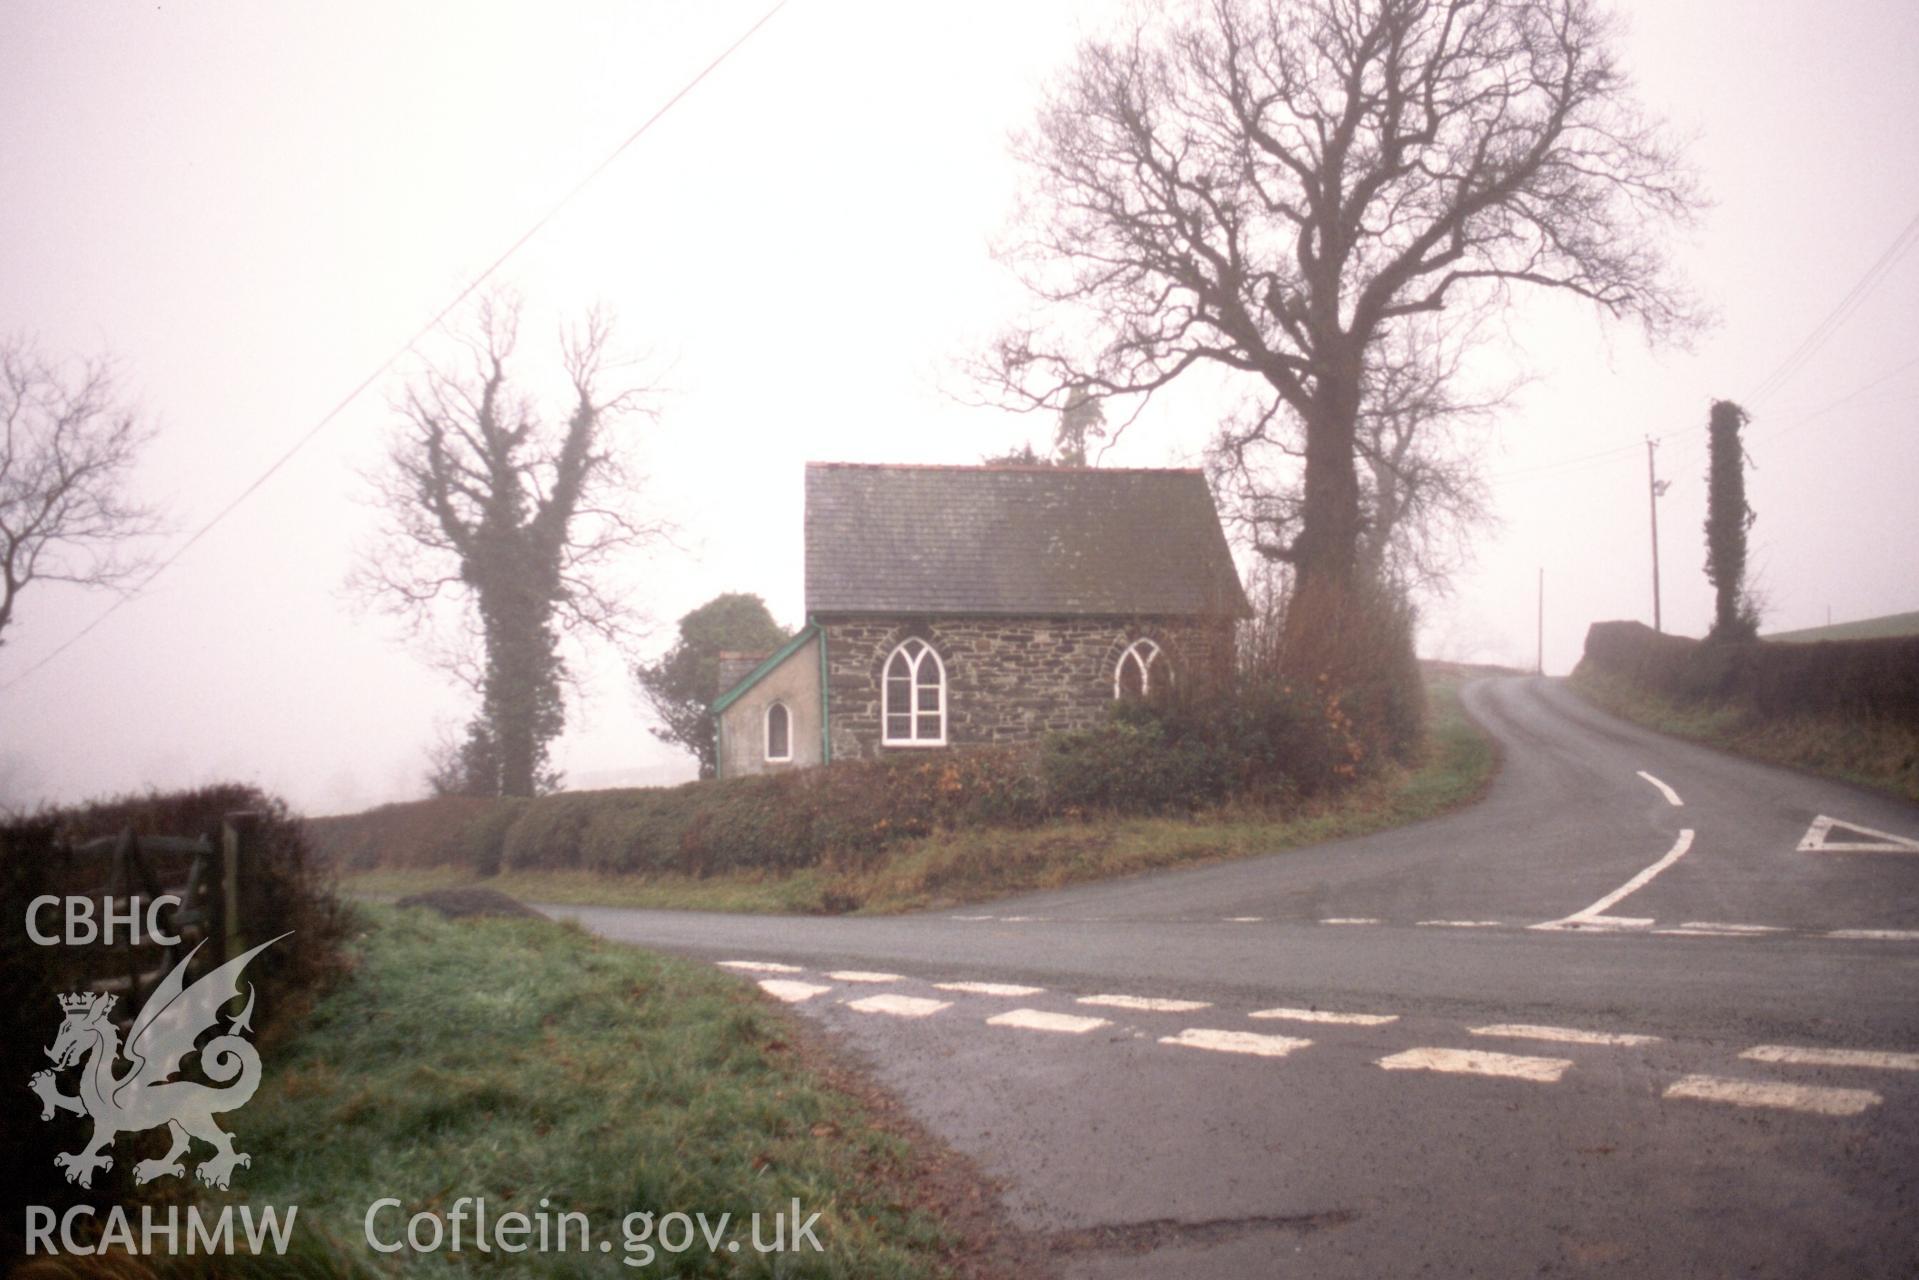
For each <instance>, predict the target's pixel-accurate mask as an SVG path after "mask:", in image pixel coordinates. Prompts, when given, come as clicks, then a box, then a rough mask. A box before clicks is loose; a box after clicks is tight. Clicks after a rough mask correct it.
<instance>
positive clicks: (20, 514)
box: [0, 337, 156, 644]
mask: <svg viewBox="0 0 1919 1280" xmlns="http://www.w3.org/2000/svg"><path fill="white" fill-rule="evenodd" d="M151 438H152V431H151V429H150V428H149V427H147V426H146V425H145V424H143V423H142V422H141V421H140V418H139V416H138V415H137V414H136V413H134V411H133V410H132V409H130V408H128V407H127V405H126V404H124V403H123V402H122V401H121V398H120V394H119V391H118V388H117V387H116V386H115V384H114V368H113V364H112V362H111V361H109V360H106V359H97V360H89V361H86V362H84V363H81V364H79V365H77V366H72V367H62V366H61V365H59V364H57V363H55V362H53V361H51V360H49V359H47V358H46V357H45V356H43V355H41V354H40V352H39V350H38V349H37V347H36V346H35V344H34V343H32V342H31V341H29V340H28V339H26V338H21V337H9V338H5V339H0V644H4V643H6V631H7V628H8V627H9V626H10V625H11V624H12V622H13V611H14V607H15V604H16V602H17V601H18V600H19V597H20V594H21V593H22V592H23V591H25V590H26V589H27V587H28V586H30V585H31V584H33V583H35V582H70V583H76V584H78V585H80V586H88V587H107V588H110V589H114V590H120V589H125V588H127V587H130V586H131V585H133V584H134V583H136V582H137V581H138V579H139V577H140V576H141V575H142V574H143V573H145V572H146V569H147V562H146V560H144V559H143V558H142V557H140V556H139V555H137V554H134V553H133V552H132V550H131V548H132V547H133V546H134V545H135V544H137V542H138V540H139V539H142V538H144V537H147V536H148V535H150V534H152V533H154V532H155V531H156V521H155V518H154V514H153V512H152V511H151V510H150V509H149V508H147V507H146V506H144V505H142V504H141V503H139V502H137V501H135V500H134V498H133V497H132V496H131V495H130V494H129V492H128V483H127V482H128V479H129V477H130V475H131V473H132V471H133V467H134V464H135V463H136V462H137V460H138V458H139V454H140V450H141V448H142V447H143V446H144V445H145V444H146V443H147V441H148V440H149V439H151Z"/></svg>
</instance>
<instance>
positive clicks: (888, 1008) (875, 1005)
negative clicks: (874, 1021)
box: [846, 994, 953, 1018]
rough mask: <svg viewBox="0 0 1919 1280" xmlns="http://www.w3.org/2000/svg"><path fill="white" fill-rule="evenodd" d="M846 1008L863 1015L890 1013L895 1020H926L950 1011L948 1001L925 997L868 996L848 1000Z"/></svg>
mask: <svg viewBox="0 0 1919 1280" xmlns="http://www.w3.org/2000/svg"><path fill="white" fill-rule="evenodd" d="M846 1007H847V1008H849V1009H858V1010H859V1011H860V1012H861V1013H889V1014H891V1015H893V1016H894V1017H895V1018H924V1017H926V1016H927V1015H928V1014H934V1013H938V1012H939V1011H940V1010H941V1009H950V1008H952V1007H953V1005H952V1002H951V1001H948V1000H928V999H926V998H924V997H923V996H896V995H890V994H889V995H883V996H867V997H866V998H865V999H863V1000H848V1001H847V1002H846Z"/></svg>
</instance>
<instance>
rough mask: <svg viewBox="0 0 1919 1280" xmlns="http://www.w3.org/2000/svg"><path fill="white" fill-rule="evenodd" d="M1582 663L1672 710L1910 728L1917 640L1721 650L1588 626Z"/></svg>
mask: <svg viewBox="0 0 1919 1280" xmlns="http://www.w3.org/2000/svg"><path fill="white" fill-rule="evenodd" d="M1586 661H1588V662H1591V663H1592V664H1593V665H1594V666H1596V667H1599V668H1600V669H1602V670H1605V671H1608V672H1611V673H1612V674H1614V675H1617V676H1621V677H1623V678H1625V679H1627V680H1631V681H1633V682H1634V683H1635V684H1638V685H1640V686H1641V687H1643V688H1647V689H1652V690H1654V691H1656V692H1659V693H1663V694H1665V695H1667V696H1668V697H1671V698H1675V699H1678V700H1680V701H1684V702H1695V703H1698V702H1707V703H1719V704H1727V703H1740V704H1743V705H1745V706H1748V707H1750V708H1752V709H1753V710H1754V711H1756V712H1758V713H1759V714H1760V715H1762V716H1765V717H1767V718H1774V717H1780V716H1788V715H1799V714H1810V715H1822V714H1839V715H1846V716H1860V717H1870V718H1877V719H1884V720H1889V721H1894V722H1897V723H1903V724H1910V725H1919V636H1889V637H1885V638H1881V639H1875V640H1821V641H1816V642H1814V643H1812V644H1788V643H1779V642H1774V641H1765V640H1748V641H1736V642H1721V641H1702V640H1693V639H1688V638H1687V637H1684V636H1669V635H1661V634H1660V633H1658V632H1656V631H1654V630H1652V628H1650V627H1647V626H1645V625H1644V624H1642V623H1638V622H1595V623H1594V624H1593V625H1592V627H1591V628H1590V629H1588V631H1587V632H1586Z"/></svg>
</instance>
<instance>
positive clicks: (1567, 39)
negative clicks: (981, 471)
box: [989, 0, 1696, 626]
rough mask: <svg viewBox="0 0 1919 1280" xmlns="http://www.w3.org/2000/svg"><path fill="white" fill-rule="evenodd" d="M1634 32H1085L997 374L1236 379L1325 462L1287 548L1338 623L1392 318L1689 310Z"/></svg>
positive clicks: (1342, 15)
mask: <svg viewBox="0 0 1919 1280" xmlns="http://www.w3.org/2000/svg"><path fill="white" fill-rule="evenodd" d="M1613 44H1614V33H1613V28H1612V24H1611V22H1610V21H1609V20H1608V19H1607V18H1606V17H1605V16H1604V15H1603V14H1602V13H1601V12H1600V11H1599V10H1598V9H1597V8H1596V7H1595V6H1594V5H1593V4H1592V3H1590V2H1589V0H1511V2H1501V0H1213V2H1212V3H1206V4H1200V5H1188V6H1180V7H1178V8H1176V9H1174V10H1171V11H1164V12H1161V13H1159V14H1157V15H1154V16H1152V17H1149V18H1147V19H1146V20H1144V21H1142V22H1140V23H1139V24H1138V25H1137V26H1135V27H1134V28H1133V29H1132V30H1129V31H1127V32H1125V33H1124V34H1122V35H1121V36H1119V37H1117V38H1113V39H1101V40H1093V41H1090V42H1088V43H1086V44H1084V45H1083V46H1082V47H1081V49H1080V51H1079V55H1078V59H1077V61H1076V63H1075V64H1074V65H1073V66H1072V67H1071V68H1070V69H1069V70H1068V71H1067V72H1066V73H1065V74H1064V75H1063V77H1062V78H1061V79H1060V80H1059V82H1058V83H1057V84H1056V85H1055V86H1054V87H1053V90H1052V92H1051V94H1050V95H1049V97H1048V99H1047V101H1046V103H1045V105H1044V106H1043V108H1042V111H1041V113H1040V117H1039V122H1038V124H1037V126H1036V127H1035V128H1034V129H1033V130H1032V131H1031V132H1030V133H1028V134H1027V135H1025V136H1024V137H1023V138H1022V139H1021V140H1020V141H1019V143H1018V144H1017V149H1018V152H1019V155H1020V157H1021V158H1022V159H1023V160H1024V162H1025V164H1026V166H1027V167H1028V170H1029V172H1030V184H1029V188H1030V189H1029V198H1028V201H1027V206H1026V209H1025V216H1024V217H1023V219H1022V221H1021V223H1020V232H1019V234H1018V237H1017V238H1016V240H1015V241H1014V242H1013V243H1012V244H1010V245H1009V246H1008V249H1007V251H1006V252H1007V256H1008V258H1009V259H1010V260H1011V261H1012V263H1013V264H1014V266H1015V268H1016V269H1017V270H1018V271H1019V272H1020V273H1021V275H1022V277H1023V278H1024V280H1025V281H1026V283H1027V284H1028V286H1029V288H1030V289H1031V291H1032V293H1033V295H1034V296H1035V299H1036V301H1037V303H1038V314H1037V315H1036V316H1035V317H1034V318H1033V319H1032V321H1031V322H1030V323H1028V324H1027V325H1025V326H1023V327H1022V328H1020V329H1019V330H1018V331H1016V332H1013V333H1011V334H1009V335H1007V336H1006V337H1005V338H1003V339H1002V341H1001V342H1000V343H999V345H998V347H997V349H996V351H995V353H994V357H993V359H992V360H991V362H990V369H989V373H990V376H991V379H992V381H993V382H994V383H995V384H996V385H997V386H999V387H1000V388H1001V390H1002V391H1003V393H1004V394H1005V395H1006V396H1007V397H1008V399H1009V400H1010V401H1011V402H1012V403H1014V404H1016V405H1024V406H1035V405H1046V406H1051V407H1054V408H1061V407H1064V405H1065V404H1066V402H1067V398H1068V397H1069V396H1070V395H1072V394H1073V393H1074V392H1076V391H1078V392H1081V393H1090V394H1092V395H1095V396H1098V397H1100V399H1101V400H1102V401H1104V400H1110V399H1113V398H1115V397H1121V398H1124V397H1135V398H1144V397H1150V396H1151V395H1152V393H1154V392H1155V391H1157V390H1158V389H1159V388H1161V387H1164V386H1166V385H1167V384H1169V383H1171V382H1172V381H1174V380H1175V379H1177V378H1179V377H1181V376H1182V375H1184V374H1186V373H1187V372H1188V371H1190V370H1192V369H1194V368H1196V367H1200V366H1206V365H1211V366H1216V367H1223V368H1224V369H1226V370H1230V371H1232V373H1233V374H1235V375H1238V376H1239V377H1240V379H1242V380H1243V382H1244V383H1245V384H1246V385H1248V386H1249V388H1250V390H1251V393H1252V394H1253V396H1254V397H1255V398H1256V399H1258V400H1259V401H1260V402H1261V403H1262V405H1263V412H1264V413H1266V414H1267V415H1268V417H1269V419H1270V420H1271V421H1272V422H1273V423H1274V424H1283V426H1284V429H1286V430H1289V431H1291V432H1293V433H1294V439H1295V441H1296V448H1297V450H1298V452H1299V455H1300V457H1301V460H1302V465H1301V469H1300V481H1299V492H1298V499H1297V520H1296V523H1295V525H1294V527H1293V529H1292V530H1291V534H1290V537H1289V538H1288V539H1287V540H1286V541H1285V542H1283V543H1275V544H1272V545H1270V546H1268V547H1267V548H1266V550H1267V554H1269V555H1270V556H1272V557H1274V558H1277V559H1280V560H1282V561H1285V562H1286V563H1288V564H1291V565H1292V566H1293V567H1294V568H1295V569H1296V571H1297V574H1298V593H1297V595H1296V597H1295V601H1296V607H1295V609H1294V610H1293V613H1294V615H1295V617H1296V618H1299V619H1304V620H1312V619H1320V620H1322V621H1323V620H1324V619H1325V618H1327V617H1328V616H1329V615H1331V616H1334V617H1335V618H1336V615H1338V614H1339V613H1340V612H1341V609H1342V605H1341V604H1340V602H1341V601H1342V600H1344V599H1345V598H1346V597H1348V596H1349V595H1351V594H1352V593H1353V589H1354V588H1356V587H1363V586H1364V584H1363V583H1362V581H1361V579H1362V578H1363V576H1364V573H1365V566H1364V561H1363V541H1364V537H1365V533H1366V511H1365V507H1364V502H1363V488H1362V485H1361V481H1360V468H1361V466H1362V465H1364V459H1363V456H1362V450H1361V442H1362V438H1361V428H1362V423H1363V421H1364V418H1363V415H1364V412H1365V408H1366V398H1365V397H1366V390H1367V385H1366V384H1367V377H1368V370H1369V368H1371V367H1376V365H1377V362H1376V361H1374V360H1373V359H1372V357H1373V355H1374V353H1375V352H1377V351H1378V350H1379V349H1380V346H1381V344H1382V343H1385V342H1387V341H1389V340H1390V339H1391V337H1392V335H1393V334H1394V333H1395V331H1397V330H1399V329H1401V328H1403V327H1404V326H1406V325H1407V324H1408V322H1409V321H1410V320H1412V319H1413V318H1415V317H1418V316H1422V315H1426V314H1429V313H1433V312H1437V311H1439V310H1441V309H1442V308H1447V307H1453V306H1470V307H1475V308H1477V307H1485V306H1493V305H1498V304H1501V303H1503V302H1504V301H1505V300H1506V298H1507V297H1508V294H1509V293H1510V292H1511V291H1512V290H1514V289H1516V288H1520V287H1531V288H1536V289H1541V290H1549V291H1556V292H1561V293H1567V294H1572V295H1577V296H1579V297H1582V298H1585V299H1587V300H1589V301H1590V302H1592V303H1593V304H1594V305H1595V306H1597V307H1598V308H1599V309H1600V310H1601V311H1602V312H1604V313H1607V314H1610V315H1613V316H1619V317H1631V318H1635V319H1637V320H1639V321H1641V322H1642V323H1643V324H1644V325H1645V327H1646V329H1647V330H1648V332H1649V334H1658V333H1661V332H1664V331H1667V330H1670V329H1673V328H1681V327H1684V326H1685V325H1687V324H1688V323H1689V322H1690V317H1689V312H1688V307H1687V304H1686V302H1685V300H1684V299H1683V297H1682V296H1681V295H1680V294H1679V293H1678V292H1677V291H1676V290H1675V289H1674V288H1673V287H1672V285H1671V284H1670V283H1669V279H1668V269H1667V264H1666V261H1665V255H1664V253H1663V251H1662V248H1661V240H1660V235H1659V233H1660V231H1661V229H1662V226H1663V224H1668V223H1672V222H1675V221H1683V220H1685V219H1687V218H1688V217H1689V216H1690V214H1691V213H1692V212H1693V210H1694V208H1695V205H1696V199H1695V196H1694V194H1693V192H1692V190H1691V187H1690V184H1689V182H1688V180H1687V178H1686V177H1685V175H1684V174H1683V172H1682V171H1681V170H1680V169H1679V167H1678V165H1677V163H1676V159H1675V156H1674V153H1673V152H1672V150H1671V149H1670V148H1669V147H1668V146H1667V145H1666V144H1665V143H1664V142H1663V140H1662V139H1661V137H1660V135H1659V132H1658V130H1657V129H1656V128H1655V127H1654V126H1652V125H1650V124H1648V123H1647V122H1646V121H1645V120H1643V119H1642V118H1641V116H1640V115H1639V113H1638V111H1637V110H1636V109H1635V107H1634V105H1633V102H1632V100H1631V96H1630V93H1629V86H1628V84H1627V81H1626V78H1625V76H1624V75H1623V74H1622V72H1621V71H1620V69H1619V66H1618V64H1617V62H1616V60H1615V55H1614V52H1613ZM1138 402H1139V401H1138V400H1136V403H1138ZM1330 625H1335V626H1336V625H1337V623H1336V621H1335V622H1334V623H1332V624H1330Z"/></svg>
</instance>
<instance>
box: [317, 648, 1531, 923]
mask: <svg viewBox="0 0 1919 1280" xmlns="http://www.w3.org/2000/svg"><path fill="white" fill-rule="evenodd" d="M1465 678H1466V676H1465V673H1462V672H1456V671H1444V672H1440V673H1437V674H1430V675H1429V677H1428V683H1427V688H1428V693H1429V696H1430V703H1431V712H1430V720H1429V733H1428V742H1427V747H1426V754H1425V758H1424V759H1423V760H1421V761H1420V762H1419V763H1418V764H1417V765H1416V766H1415V767H1412V768H1406V769H1393V770H1390V771H1388V772H1386V773H1384V774H1382V775H1381V776H1378V777H1375V778H1372V779H1370V780H1368V781H1367V782H1365V783H1363V784H1362V785H1361V786H1359V787H1357V788H1355V789H1354V790H1352V791H1350V792H1347V793H1345V794H1343V795H1341V796H1338V797H1336V798H1333V799H1330V800H1327V801H1324V802H1318V803H1314V804H1310V805H1308V806H1306V807H1304V808H1302V809H1298V810H1294V811H1288V812H1283V813H1282V812H1269V811H1266V810H1263V809H1251V808H1247V809H1233V808H1227V809H1222V810H1214V811H1209V812H1205V813H1202V814H1200V815H1198V816H1196V817H1193V818H1125V819H1121V818H1097V817H1095V818H1088V819H1086V820H1082V821H1074V822H1063V823H1052V824H1048V825H1045V826H1041V827H1036V828H1033V829H1030V830H1009V829H1004V828H987V829H979V830H966V831H949V832H939V833H935V834H934V835H931V836H928V837H926V838H924V839H922V840H919V841H916V842H914V843H912V844H910V845H906V846H903V847H902V848H900V849H898V850H896V851H895V852H893V853H892V854H891V855H890V856H888V857H887V858H886V859H884V860H883V861H882V862H880V863H879V864H878V865H876V866H874V867H872V868H870V869H866V870H862V871H859V872H851V873H846V872H841V873H836V872H831V871H826V870H812V869H809V870H805V871H800V872H796V873H794V874H792V875H787V876H772V875H763V874H736V875H720V876H710V877H706V878H703V879H694V878H691V877H660V876H639V875H629V876H603V875H595V874H591V873H584V872H508V873H505V874H502V875H498V876H494V877H491V878H488V879H486V880H483V881H482V880H478V879H476V878H475V877H474V876H473V875H472V873H470V872H468V871H466V870H465V869H457V868H441V869H433V868H429V869H425V870H417V871H403V870H392V871H372V872H366V873H362V874H358V875H353V876H349V877H345V878H343V880H342V882H341V888H342V889H343V890H345V891H348V892H352V893H357V894H364V895H376V896H385V895H394V896H398V895H404V894H407V893H414V892H420V891H422V890H427V889H438V888H447V887H451V886H455V885H462V884H478V883H483V884H485V885H486V886H487V887H489V888H493V889H497V890H499V891H500V892H502V893H506V894H509V895H511V896H513V897H516V898H519V899H521V900H523V901H530V902H554V903H596V904H602V905H609V906H632V907H658V908H679V909H698V910H709V911H757V912H848V911H858V912H869V913H876V912H895V911H908V910H913V909H917V908H929V907H946V906H958V905H963V904H967V903H975V902H982V901H986V900H989V899H992V898H996V897H1003V896H1005V895H1007V894H1011V893H1019V892H1024V891H1028V890H1034V889H1047V888H1057V887H1060V886H1064V885H1070V884H1079V883H1084V882H1087V881H1092V880H1103V879H1109V878H1111V877H1114V876H1122V875H1129V874H1133V873H1136V872H1141V871H1149V870H1153V869H1156V868H1163V867H1172V866H1188V865H1193V864H1196V863H1202V862H1213V861H1219V860H1221V859H1225V858H1238V857H1245V856H1248V855H1250V854H1258V853H1273V852H1278V851H1280V850H1284V849H1291V848H1296V847H1299V846H1301V845H1307V844H1316V843H1319V842H1322V841H1325V840H1332V839H1338V838H1341V837H1345V836H1354V835H1363V834H1365V833H1367V832H1371V831H1379V830H1382V829H1384V828H1387V827H1394V826H1403V825H1405V824H1407V823H1410V822H1417V821H1420V820H1422V819H1424V818H1430V817H1434V816H1436V815H1438V814H1441V813H1444V812H1447V811H1448V810H1451V809H1455V808H1458V807H1460V806H1461V805H1464V804H1468V803H1470V802H1471V801H1473V800H1475V799H1477V798H1478V797H1479V796H1480V795H1481V794H1482V793H1483V792H1484V790H1485V788H1486V786H1487V784H1488V783H1489V782H1490V781H1491V779H1492V775H1493V773H1494V771H1495V769H1496V768H1497V764H1498V761H1497V756H1496V753H1495V750H1494V748H1493V744H1492V742H1491V740H1490V739H1489V738H1488V737H1487V736H1486V735H1485V733H1484V732H1483V731H1481V730H1480V729H1479V728H1478V726H1476V725H1474V724H1473V723H1472V721H1471V720H1470V719H1469V718H1468V717H1467V716H1466V714H1465V712H1464V711H1463V710H1462V709H1461V707H1460V704H1459V686H1460V684H1461V683H1462V682H1463V680H1464V679H1465Z"/></svg>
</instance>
